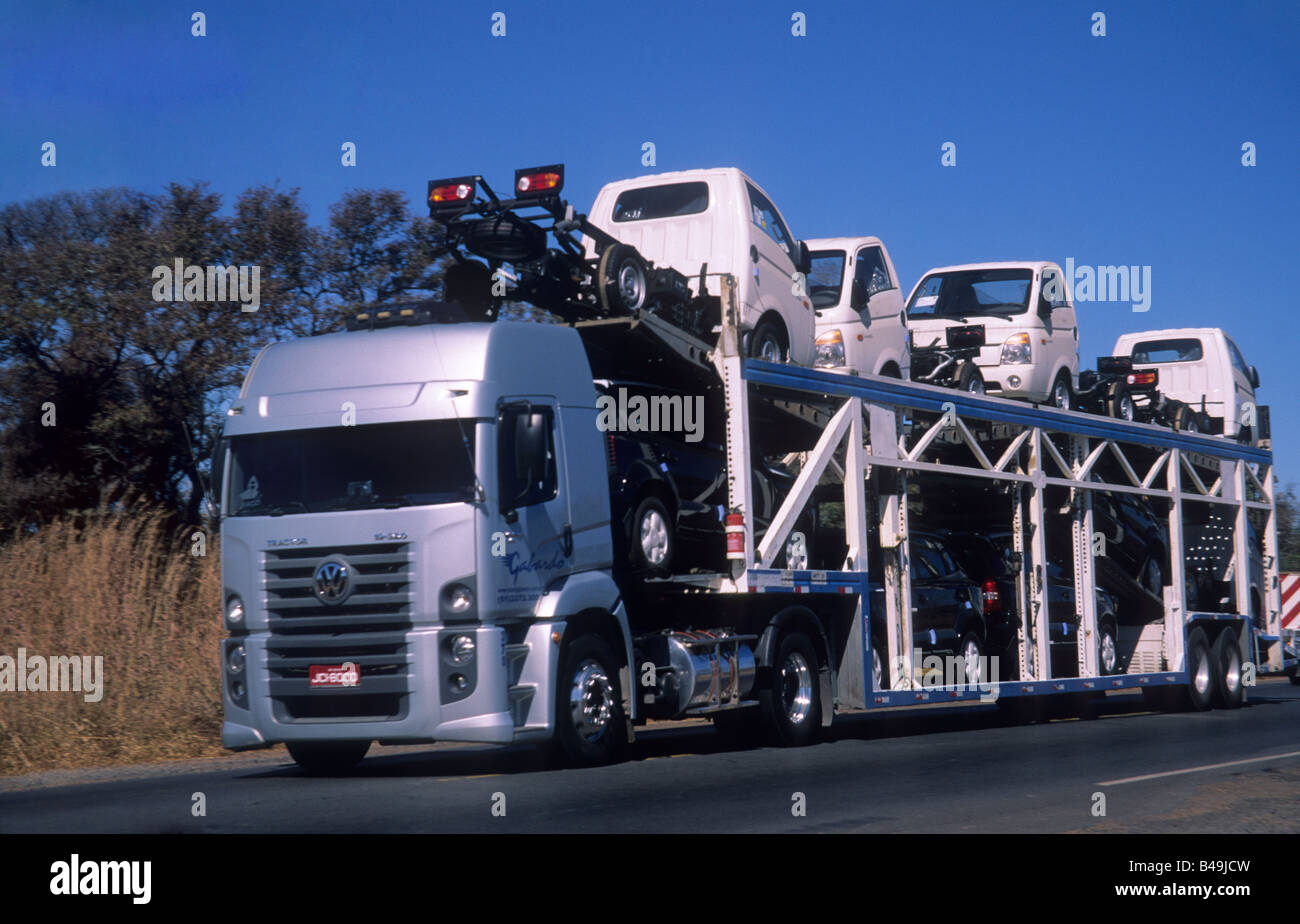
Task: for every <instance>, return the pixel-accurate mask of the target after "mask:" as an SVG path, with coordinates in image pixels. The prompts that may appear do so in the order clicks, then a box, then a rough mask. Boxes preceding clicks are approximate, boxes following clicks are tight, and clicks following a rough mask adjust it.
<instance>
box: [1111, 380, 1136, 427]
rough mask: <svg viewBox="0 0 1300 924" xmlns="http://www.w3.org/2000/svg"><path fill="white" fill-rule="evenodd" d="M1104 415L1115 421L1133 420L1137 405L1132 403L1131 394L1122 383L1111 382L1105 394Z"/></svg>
mask: <svg viewBox="0 0 1300 924" xmlns="http://www.w3.org/2000/svg"><path fill="white" fill-rule="evenodd" d="M1106 413H1107V415H1109V416H1111V417H1114V418H1115V419H1116V420H1129V421H1131V420H1134V419H1135V418H1136V416H1137V405H1136V404H1134V403H1133V393H1132V392H1131V391H1129V387H1128V386H1127V385H1126V384H1124V383H1123V382H1112V383H1111V386H1110V389H1109V390H1108V391H1107V392H1106Z"/></svg>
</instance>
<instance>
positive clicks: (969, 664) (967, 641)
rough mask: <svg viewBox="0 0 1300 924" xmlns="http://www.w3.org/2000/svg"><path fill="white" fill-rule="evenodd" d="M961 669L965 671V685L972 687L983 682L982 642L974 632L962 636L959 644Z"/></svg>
mask: <svg viewBox="0 0 1300 924" xmlns="http://www.w3.org/2000/svg"><path fill="white" fill-rule="evenodd" d="M958 651H959V652H960V653H961V659H962V670H963V671H964V672H965V678H964V679H965V681H966V686H968V687H974V686H978V685H979V684H981V683H983V682H984V680H985V677H984V642H982V641H981V640H980V637H979V635H978V634H977V633H975V632H967V633H966V634H965V635H964V636H962V640H961V645H960V646H959V647H958Z"/></svg>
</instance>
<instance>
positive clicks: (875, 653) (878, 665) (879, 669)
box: [871, 642, 889, 690]
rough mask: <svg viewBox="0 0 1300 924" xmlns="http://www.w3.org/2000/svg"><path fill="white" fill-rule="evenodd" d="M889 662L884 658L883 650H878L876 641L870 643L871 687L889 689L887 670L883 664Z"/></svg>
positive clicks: (873, 688)
mask: <svg viewBox="0 0 1300 924" xmlns="http://www.w3.org/2000/svg"><path fill="white" fill-rule="evenodd" d="M888 663H889V662H888V661H887V660H886V659H885V655H884V652H882V651H881V650H880V645H879V643H877V642H872V643H871V689H872V690H888V689H889V672H888V671H887V670H885V665H886V664H888Z"/></svg>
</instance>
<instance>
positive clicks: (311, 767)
mask: <svg viewBox="0 0 1300 924" xmlns="http://www.w3.org/2000/svg"><path fill="white" fill-rule="evenodd" d="M287 747H288V748H289V756H290V757H292V758H293V760H294V763H296V764H297V765H298V766H299V767H301V768H302V769H303V771H304V772H306V773H307V775H308V776H343V775H345V774H347V773H348V772H349V771H351V770H353V769H355V768H356V765H357V764H359V763H361V759H362V758H363V757H365V756H366V751H368V750H370V742H369V741H343V742H333V741H329V742H325V741H299V742H292V743H290V744H288V745H287Z"/></svg>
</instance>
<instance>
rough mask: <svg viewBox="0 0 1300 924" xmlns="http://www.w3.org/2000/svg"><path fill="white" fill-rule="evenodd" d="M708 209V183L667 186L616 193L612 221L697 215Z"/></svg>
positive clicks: (669, 184)
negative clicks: (617, 194)
mask: <svg viewBox="0 0 1300 924" xmlns="http://www.w3.org/2000/svg"><path fill="white" fill-rule="evenodd" d="M708 207H709V184H708V183H667V184H665V185H663V186H646V187H643V188H641V189H629V190H626V191H625V192H622V193H619V196H618V199H616V200H615V202H614V220H615V221H647V220H649V219H651V218H675V217H676V216H678V215H697V214H699V213H700V212H703V211H705V210H706V209H708Z"/></svg>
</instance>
